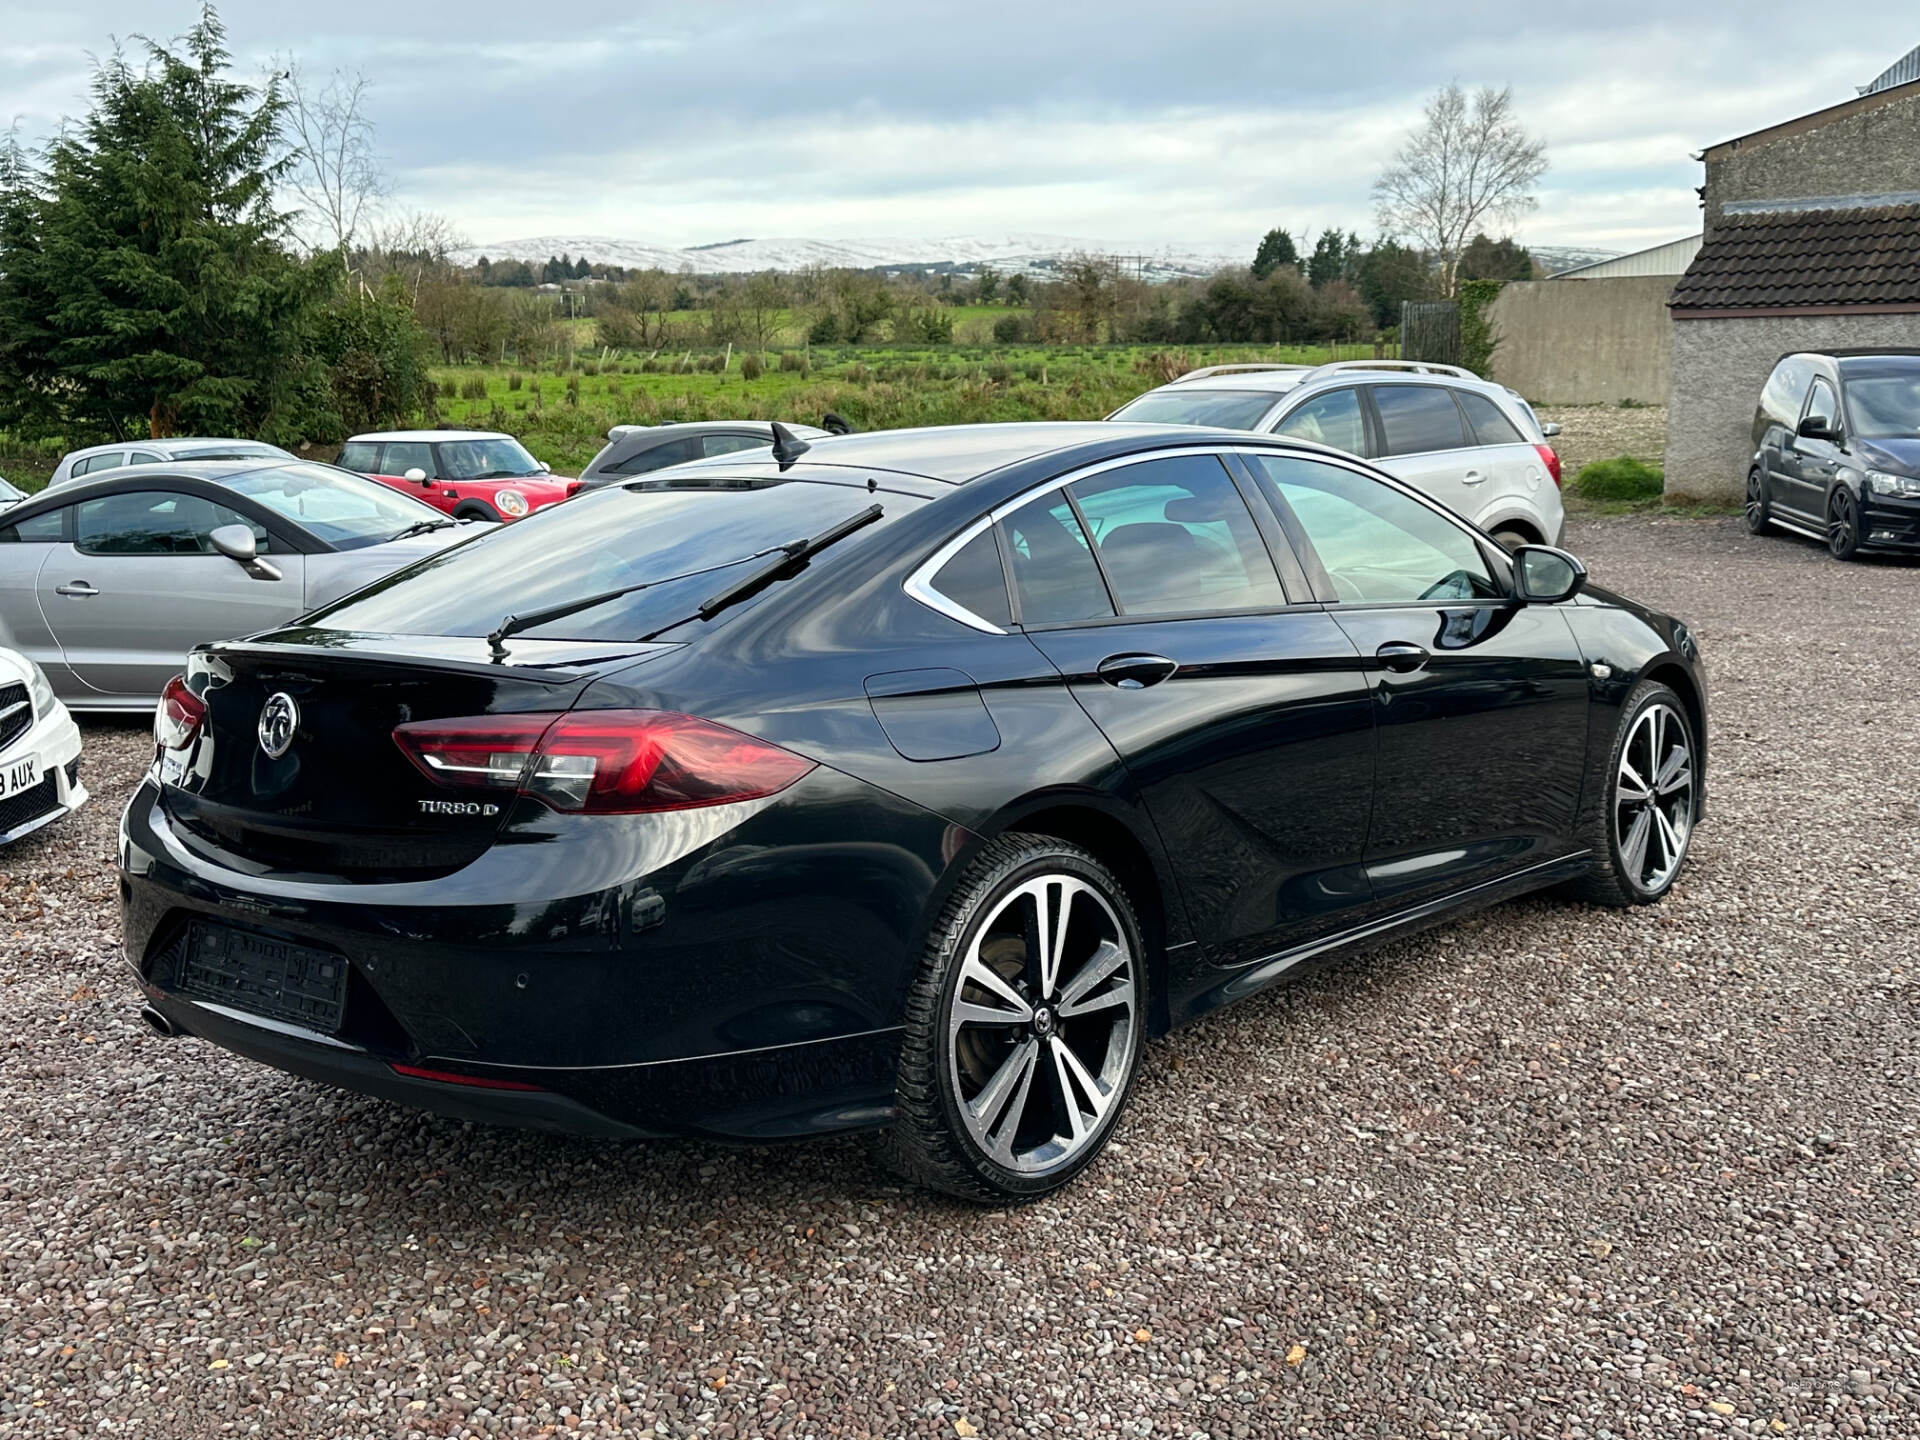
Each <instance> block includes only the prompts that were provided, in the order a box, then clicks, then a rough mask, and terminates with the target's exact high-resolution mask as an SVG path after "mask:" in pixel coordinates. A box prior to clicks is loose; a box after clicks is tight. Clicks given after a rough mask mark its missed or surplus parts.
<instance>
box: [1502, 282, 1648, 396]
mask: <svg viewBox="0 0 1920 1440" xmlns="http://www.w3.org/2000/svg"><path fill="white" fill-rule="evenodd" d="M1676 278H1677V277H1675V276H1672V275H1620V276H1614V277H1612V278H1610V279H1600V280H1522V281H1519V282H1517V283H1515V284H1512V285H1509V286H1507V287H1506V288H1505V289H1504V290H1502V291H1501V292H1500V294H1499V295H1498V296H1497V297H1496V298H1495V300H1494V302H1493V304H1492V306H1491V307H1489V310H1488V315H1487V320H1488V324H1489V325H1490V326H1491V327H1492V329H1493V337H1494V349H1493V376H1492V378H1493V379H1496V380H1498V381H1499V382H1500V383H1501V384H1502V385H1510V386H1512V387H1513V388H1514V389H1515V390H1518V391H1519V392H1520V393H1521V394H1522V395H1524V396H1526V397H1527V398H1528V399H1529V400H1536V401H1539V402H1540V403H1542V404H1545V405H1612V404H1615V403H1617V402H1618V401H1621V400H1640V401H1644V402H1645V403H1647V404H1649V405H1662V404H1665V403H1666V399H1667V389H1668V385H1669V382H1670V377H1671V375H1672V360H1673V339H1672V334H1673V331H1672V326H1671V324H1670V322H1669V321H1668V319H1667V297H1668V295H1670V294H1671V293H1672V291H1673V285H1674V281H1675V279H1676Z"/></svg>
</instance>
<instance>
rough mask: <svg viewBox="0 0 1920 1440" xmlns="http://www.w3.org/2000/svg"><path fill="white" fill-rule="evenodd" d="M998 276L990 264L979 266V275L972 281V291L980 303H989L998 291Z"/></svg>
mask: <svg viewBox="0 0 1920 1440" xmlns="http://www.w3.org/2000/svg"><path fill="white" fill-rule="evenodd" d="M999 290H1000V276H999V275H998V274H997V273H996V272H995V271H994V268H993V267H992V266H991V265H982V266H981V267H980V277H979V279H977V280H975V281H974V282H973V293H974V296H975V298H976V299H978V300H979V302H980V303H981V304H982V305H991V304H992V303H993V297H994V296H995V295H996V294H998V293H999Z"/></svg>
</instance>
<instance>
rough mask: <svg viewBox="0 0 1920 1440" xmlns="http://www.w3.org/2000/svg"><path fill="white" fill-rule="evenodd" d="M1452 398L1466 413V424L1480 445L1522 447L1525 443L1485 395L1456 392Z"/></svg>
mask: <svg viewBox="0 0 1920 1440" xmlns="http://www.w3.org/2000/svg"><path fill="white" fill-rule="evenodd" d="M1453 395H1454V398H1455V399H1456V400H1458V401H1459V402H1460V408H1461V409H1462V410H1465V411H1466V412H1467V423H1468V424H1469V425H1471V426H1472V427H1473V434H1474V438H1475V439H1476V440H1477V441H1478V442H1479V443H1480V444H1482V445H1524V444H1526V443H1527V442H1526V441H1525V439H1523V438H1522V437H1521V434H1520V432H1519V431H1518V430H1516V429H1514V427H1513V422H1512V421H1511V420H1509V419H1508V418H1507V417H1506V415H1505V413H1503V412H1502V411H1501V409H1500V407H1499V406H1498V405H1496V404H1494V403H1493V401H1491V400H1489V399H1488V398H1487V397H1486V396H1485V395H1477V394H1475V393H1474V392H1473V391H1471V390H1456V391H1454V392H1453Z"/></svg>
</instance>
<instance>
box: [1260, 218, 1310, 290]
mask: <svg viewBox="0 0 1920 1440" xmlns="http://www.w3.org/2000/svg"><path fill="white" fill-rule="evenodd" d="M1282 265H1290V266H1292V267H1293V268H1294V269H1296V270H1297V269H1298V268H1299V267H1300V252H1299V251H1297V250H1295V249H1294V248H1293V236H1291V235H1289V234H1288V233H1287V232H1286V231H1284V230H1269V231H1268V232H1267V233H1266V234H1265V235H1263V236H1261V238H1260V248H1259V249H1258V250H1255V251H1254V252H1253V278H1254V279H1256V280H1264V279H1266V278H1267V277H1268V276H1269V275H1271V274H1272V273H1273V272H1274V271H1275V270H1277V269H1279V268H1280V267H1281V266H1282Z"/></svg>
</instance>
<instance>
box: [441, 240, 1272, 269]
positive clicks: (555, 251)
mask: <svg viewBox="0 0 1920 1440" xmlns="http://www.w3.org/2000/svg"><path fill="white" fill-rule="evenodd" d="M482 255H485V256H486V257H488V258H489V259H491V260H525V261H527V262H528V263H530V264H539V263H540V262H541V261H544V260H546V259H547V258H548V257H549V256H552V255H569V256H572V257H573V258H574V259H576V260H577V259H579V258H580V257H581V256H583V255H584V256H585V257H586V258H587V259H589V260H592V261H596V262H599V263H602V264H607V265H624V266H626V267H627V268H628V269H652V268H657V269H661V270H667V271H673V272H678V271H681V270H691V271H693V272H694V273H695V274H703V275H745V274H753V273H755V272H758V271H762V270H804V269H806V268H808V267H809V266H814V265H818V266H821V267H822V268H825V269H841V268H846V269H855V270H870V269H876V268H886V269H894V270H909V269H927V270H936V271H938V270H955V271H971V270H977V269H978V268H979V267H981V266H982V265H991V266H992V267H993V268H994V269H995V270H997V271H999V272H1000V273H1002V274H1004V275H1011V274H1014V273H1016V272H1018V273H1023V274H1027V275H1031V276H1033V277H1035V278H1036V279H1042V278H1046V277H1048V276H1051V275H1053V274H1055V273H1057V272H1058V270H1059V269H1060V266H1061V265H1062V264H1063V263H1064V262H1065V261H1066V260H1067V259H1068V258H1069V257H1071V256H1074V255H1104V256H1112V257H1114V258H1116V259H1118V260H1120V261H1121V262H1122V263H1123V264H1125V265H1126V266H1127V267H1128V268H1129V269H1130V270H1133V271H1135V272H1136V273H1138V274H1139V275H1141V276H1142V277H1143V278H1144V279H1148V280H1169V279H1173V278H1175V277H1178V276H1183V275H1211V274H1212V273H1213V272H1214V271H1215V270H1218V269H1219V268H1220V267H1221V266H1223V265H1233V264H1243V263H1245V260H1246V258H1247V257H1245V256H1242V255H1230V254H1222V253H1217V252H1213V251H1205V250H1195V249H1189V248H1186V247H1160V248H1157V249H1155V248H1145V247H1138V246H1127V245H1116V244H1113V243H1111V242H1109V241H1100V240H1080V239H1075V238H1073V237H1072V236H1067V235H1002V236H984V235H953V236H948V237H946V238H944V239H936V240H906V239H897V238H889V237H882V238H873V239H859V240H815V239H808V238H804V237H780V238H771V239H749V240H724V241H721V242H719V243H717V244H713V245H689V246H685V247H675V246H668V245H652V244H648V243H647V242H646V241H643V240H623V239H616V238H613V237H611V236H606V235H533V236H529V237H527V238H525V239H520V240H496V241H491V242H489V243H488V244H485V245H475V246H472V247H470V248H468V249H466V250H463V251H460V252H459V253H458V254H457V255H456V256H455V258H456V259H458V260H460V261H462V262H463V263H467V264H471V263H472V262H473V261H475V260H477V259H478V258H479V257H480V256H482Z"/></svg>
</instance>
